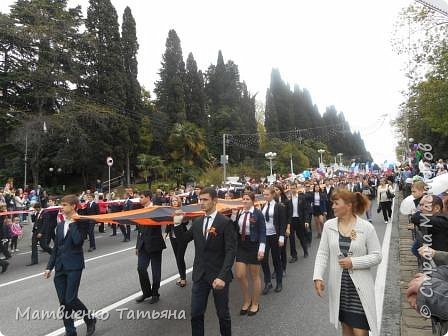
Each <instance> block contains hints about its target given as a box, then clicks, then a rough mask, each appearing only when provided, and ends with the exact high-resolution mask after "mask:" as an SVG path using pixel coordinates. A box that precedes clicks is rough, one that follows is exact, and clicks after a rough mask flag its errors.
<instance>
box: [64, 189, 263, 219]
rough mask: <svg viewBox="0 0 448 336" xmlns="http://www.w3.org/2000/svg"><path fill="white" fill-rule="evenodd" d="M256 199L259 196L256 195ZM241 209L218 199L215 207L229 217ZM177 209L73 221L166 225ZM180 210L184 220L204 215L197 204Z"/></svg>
mask: <svg viewBox="0 0 448 336" xmlns="http://www.w3.org/2000/svg"><path fill="white" fill-rule="evenodd" d="M257 196H258V197H257V198H258V199H259V198H261V195H257ZM263 203H264V201H261V200H256V202H255V205H260V204H263ZM241 208H243V202H242V200H241V199H234V200H223V199H219V200H218V203H217V205H216V209H217V210H218V212H220V213H222V214H224V215H229V214H231V213H232V210H233V209H241ZM178 209H179V208H173V207H170V206H157V205H155V206H151V207H148V208H143V209H137V210H130V211H122V212H113V213H108V214H103V215H93V216H81V215H76V216H74V217H73V219H88V220H94V221H95V222H98V223H115V224H133V225H135V224H138V225H167V224H173V215H174V211H176V210H178ZM180 210H182V211H183V212H184V216H185V217H186V218H190V219H191V218H195V217H199V216H203V215H204V211H202V210H201V206H200V205H199V204H191V205H184V206H182V207H180Z"/></svg>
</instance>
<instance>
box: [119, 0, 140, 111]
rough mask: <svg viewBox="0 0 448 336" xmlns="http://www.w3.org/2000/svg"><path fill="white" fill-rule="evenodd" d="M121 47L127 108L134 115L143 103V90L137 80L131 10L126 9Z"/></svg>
mask: <svg viewBox="0 0 448 336" xmlns="http://www.w3.org/2000/svg"><path fill="white" fill-rule="evenodd" d="M121 45H122V51H123V65H124V73H125V74H126V82H125V89H126V91H125V92H126V106H125V110H126V111H127V112H128V113H131V114H134V115H135V112H136V111H137V110H138V107H139V105H140V103H141V88H140V83H139V82H138V79H137V74H138V62H137V52H138V42H137V33H136V28H135V20H134V17H133V16H132V12H131V9H130V8H129V7H126V8H125V10H124V13H123V23H122V26H121Z"/></svg>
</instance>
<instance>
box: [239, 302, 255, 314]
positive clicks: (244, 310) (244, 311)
mask: <svg viewBox="0 0 448 336" xmlns="http://www.w3.org/2000/svg"><path fill="white" fill-rule="evenodd" d="M250 306H252V302H251V303H249V305H248V306H247V308H246V309H243V308H241V310H240V315H246V314H247V312H248V311H249V308H250Z"/></svg>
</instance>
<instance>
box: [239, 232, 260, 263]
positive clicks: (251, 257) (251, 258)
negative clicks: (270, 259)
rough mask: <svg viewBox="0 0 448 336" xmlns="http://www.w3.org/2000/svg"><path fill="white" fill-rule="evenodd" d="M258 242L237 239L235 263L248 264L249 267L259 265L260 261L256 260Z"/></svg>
mask: <svg viewBox="0 0 448 336" xmlns="http://www.w3.org/2000/svg"><path fill="white" fill-rule="evenodd" d="M258 248H259V243H258V242H252V241H250V240H241V238H239V239H238V249H237V251H236V261H237V262H240V263H243V264H249V265H259V264H261V261H259V260H258Z"/></svg>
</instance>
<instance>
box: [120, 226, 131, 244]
mask: <svg viewBox="0 0 448 336" xmlns="http://www.w3.org/2000/svg"><path fill="white" fill-rule="evenodd" d="M120 230H121V233H122V234H123V238H124V239H128V240H131V226H130V225H128V224H126V226H124V225H121V224H120Z"/></svg>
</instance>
